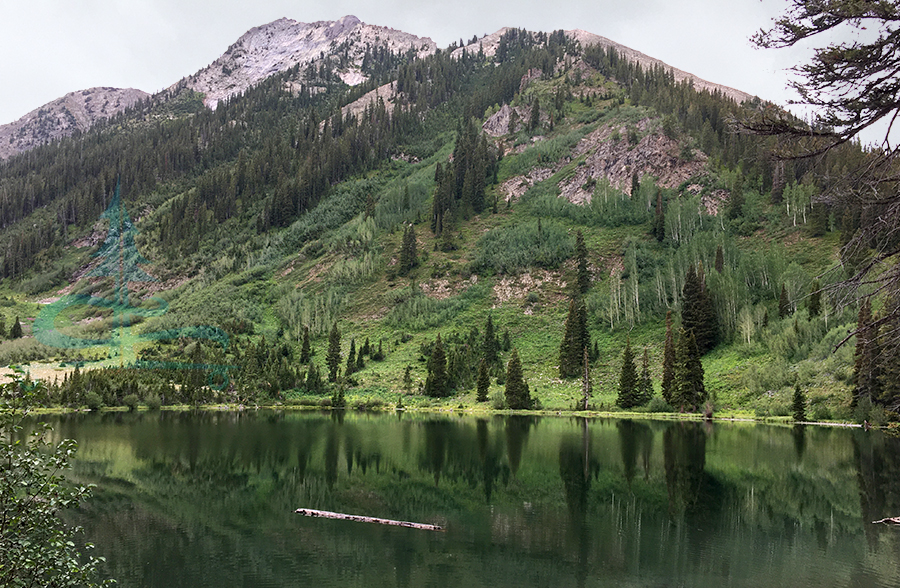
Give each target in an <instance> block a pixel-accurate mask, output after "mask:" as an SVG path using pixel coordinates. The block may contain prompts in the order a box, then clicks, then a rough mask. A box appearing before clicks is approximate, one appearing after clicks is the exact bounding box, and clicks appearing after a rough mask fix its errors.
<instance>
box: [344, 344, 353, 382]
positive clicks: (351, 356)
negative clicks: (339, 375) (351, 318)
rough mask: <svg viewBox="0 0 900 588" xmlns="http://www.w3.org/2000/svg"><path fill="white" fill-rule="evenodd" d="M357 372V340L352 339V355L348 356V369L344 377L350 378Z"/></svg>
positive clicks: (345, 370)
mask: <svg viewBox="0 0 900 588" xmlns="http://www.w3.org/2000/svg"><path fill="white" fill-rule="evenodd" d="M355 371H356V339H350V353H348V354H347V367H346V369H344V375H346V376H349V375H350V374H352V373H353V372H355Z"/></svg>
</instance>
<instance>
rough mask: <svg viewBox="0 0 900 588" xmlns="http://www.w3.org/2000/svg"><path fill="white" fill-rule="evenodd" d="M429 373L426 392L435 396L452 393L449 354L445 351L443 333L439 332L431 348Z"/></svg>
mask: <svg viewBox="0 0 900 588" xmlns="http://www.w3.org/2000/svg"><path fill="white" fill-rule="evenodd" d="M427 367H428V375H427V377H426V378H425V394H426V395H428V396H432V397H435V398H442V397H444V396H448V395H449V394H450V386H449V379H448V377H447V356H446V354H445V353H444V344H443V343H442V342H441V334H440V333H438V336H437V338H436V339H435V340H434V347H432V349H431V357H430V358H428V366H427Z"/></svg>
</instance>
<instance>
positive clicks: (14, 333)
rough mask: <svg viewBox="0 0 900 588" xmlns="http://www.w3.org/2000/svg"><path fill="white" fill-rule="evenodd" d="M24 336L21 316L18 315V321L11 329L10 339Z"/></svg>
mask: <svg viewBox="0 0 900 588" xmlns="http://www.w3.org/2000/svg"><path fill="white" fill-rule="evenodd" d="M21 336H22V323H20V322H19V317H16V322H14V323H13V326H12V327H11V328H10V329H9V338H10V339H18V338H20V337H21Z"/></svg>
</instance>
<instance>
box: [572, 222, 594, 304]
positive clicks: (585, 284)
mask: <svg viewBox="0 0 900 588" xmlns="http://www.w3.org/2000/svg"><path fill="white" fill-rule="evenodd" d="M587 255H588V253H587V247H585V245H584V234H582V232H581V229H579V230H578V232H576V233H575V267H576V271H577V274H578V275H577V278H576V281H575V288H576V293H577V296H584V295H585V294H587V291H588V289H589V288H590V287H591V272H590V269H589V268H588V261H587Z"/></svg>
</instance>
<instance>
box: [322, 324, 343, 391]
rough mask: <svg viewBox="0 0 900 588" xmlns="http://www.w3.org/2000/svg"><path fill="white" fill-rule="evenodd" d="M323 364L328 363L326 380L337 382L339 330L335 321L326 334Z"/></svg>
mask: <svg viewBox="0 0 900 588" xmlns="http://www.w3.org/2000/svg"><path fill="white" fill-rule="evenodd" d="M325 364H326V365H328V381H329V382H332V383H334V382H337V378H338V370H339V369H340V367H341V332H340V330H338V326H337V323H334V324H332V326H331V332H330V333H329V334H328V353H327V354H326V355H325Z"/></svg>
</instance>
